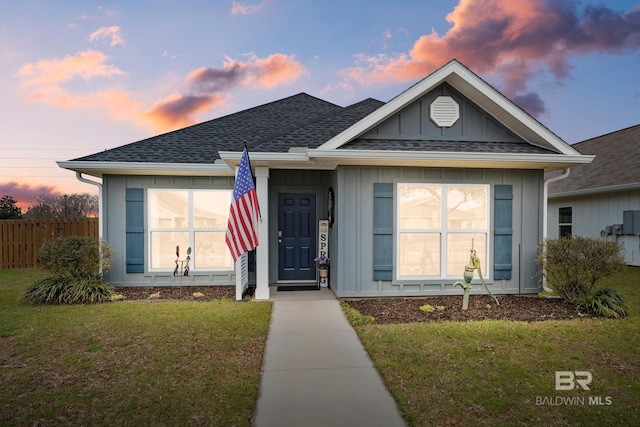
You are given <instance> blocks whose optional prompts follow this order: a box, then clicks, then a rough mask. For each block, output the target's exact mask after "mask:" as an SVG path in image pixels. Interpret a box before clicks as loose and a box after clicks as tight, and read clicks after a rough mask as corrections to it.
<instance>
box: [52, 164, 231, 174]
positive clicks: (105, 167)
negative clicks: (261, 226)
mask: <svg viewBox="0 0 640 427" xmlns="http://www.w3.org/2000/svg"><path fill="white" fill-rule="evenodd" d="M56 163H57V164H58V166H59V167H61V168H63V169H69V170H72V171H75V172H80V173H83V174H86V175H90V176H95V177H97V178H102V176H103V175H175V176H230V175H233V174H234V170H233V169H232V168H230V167H229V166H228V165H227V164H226V163H224V162H220V161H216V162H215V163H152V162H91V161H73V160H71V161H59V162H56Z"/></svg>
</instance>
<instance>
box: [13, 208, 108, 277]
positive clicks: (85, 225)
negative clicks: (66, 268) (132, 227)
mask: <svg viewBox="0 0 640 427" xmlns="http://www.w3.org/2000/svg"><path fill="white" fill-rule="evenodd" d="M67 236H87V237H95V238H96V239H97V238H98V218H78V219H57V218H56V219H5V220H0V242H1V243H2V250H0V268H3V269H4V268H33V267H39V264H38V252H39V251H40V247H42V244H43V243H44V242H48V241H50V240H53V239H55V238H57V237H67Z"/></svg>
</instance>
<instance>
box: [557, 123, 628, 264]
mask: <svg viewBox="0 0 640 427" xmlns="http://www.w3.org/2000/svg"><path fill="white" fill-rule="evenodd" d="M572 147H573V148H575V149H576V150H577V151H579V152H580V153H582V154H584V155H595V160H594V161H593V162H592V163H591V164H588V165H586V164H585V165H578V166H575V167H572V168H571V170H570V171H569V175H568V177H566V178H565V179H562V180H560V181H557V182H553V183H551V184H550V185H549V202H548V210H549V216H548V218H549V221H548V223H547V224H548V227H549V228H548V230H547V233H548V236H549V238H557V237H560V236H564V235H572V236H583V237H594V238H603V239H607V240H611V241H616V242H619V243H621V244H622V246H623V249H624V255H625V259H626V261H627V264H629V265H634V266H640V125H636V126H632V127H629V128H626V129H622V130H619V131H616V132H612V133H608V134H606V135H602V136H598V137H596V138H591V139H588V140H586V141H582V142H579V143H577V144H573V145H572ZM550 174H552V172H550Z"/></svg>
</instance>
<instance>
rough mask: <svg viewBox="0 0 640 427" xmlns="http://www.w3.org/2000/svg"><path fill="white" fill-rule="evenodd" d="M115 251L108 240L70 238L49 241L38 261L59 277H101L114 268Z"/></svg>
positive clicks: (41, 249) (40, 253) (43, 246)
mask: <svg viewBox="0 0 640 427" xmlns="http://www.w3.org/2000/svg"><path fill="white" fill-rule="evenodd" d="M112 255H113V250H112V249H111V248H110V247H109V245H108V244H107V243H106V242H104V241H99V240H98V239H93V238H91V237H81V236H70V237H61V238H58V239H54V240H51V241H49V242H46V243H45V244H44V245H42V248H40V252H39V254H38V260H39V261H40V263H41V264H42V266H43V267H44V268H45V269H46V270H47V271H49V272H50V273H51V274H53V275H54V276H56V277H70V278H98V277H101V276H102V275H101V269H102V273H105V272H107V271H108V270H109V268H111V256H112Z"/></svg>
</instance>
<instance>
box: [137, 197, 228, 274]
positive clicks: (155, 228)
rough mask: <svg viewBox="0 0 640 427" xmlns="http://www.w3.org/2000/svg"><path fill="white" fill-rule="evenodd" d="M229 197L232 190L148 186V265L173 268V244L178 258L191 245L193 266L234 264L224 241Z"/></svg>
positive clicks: (162, 268)
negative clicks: (178, 254) (156, 187)
mask: <svg viewBox="0 0 640 427" xmlns="http://www.w3.org/2000/svg"><path fill="white" fill-rule="evenodd" d="M231 197H232V192H231V190H165V189H149V192H148V200H149V204H148V209H147V213H148V224H149V236H148V238H149V252H150V253H149V259H150V269H151V270H152V271H153V270H156V271H162V270H173V269H174V268H175V266H176V258H177V257H176V247H179V248H180V258H179V259H180V260H184V259H185V258H186V256H187V248H189V247H190V248H191V251H192V252H191V255H190V257H191V261H190V264H189V266H190V268H191V269H193V270H214V269H231V268H233V264H232V260H231V254H230V253H229V249H228V248H227V245H226V243H225V234H226V228H227V217H228V214H229V206H230V203H231Z"/></svg>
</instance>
